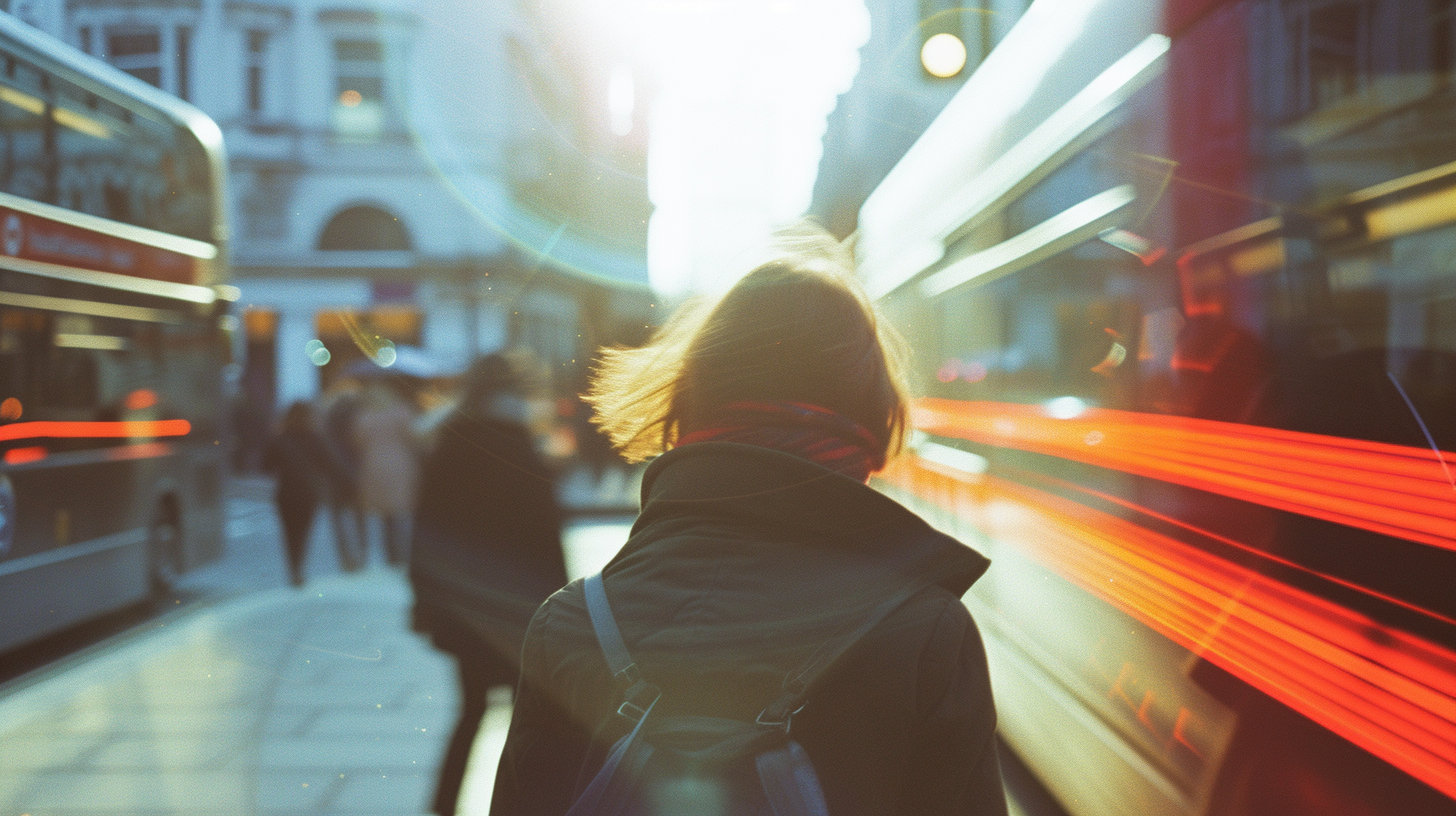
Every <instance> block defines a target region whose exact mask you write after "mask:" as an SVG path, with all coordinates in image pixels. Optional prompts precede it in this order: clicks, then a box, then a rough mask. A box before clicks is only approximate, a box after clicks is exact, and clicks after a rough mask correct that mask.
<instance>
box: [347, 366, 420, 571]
mask: <svg viewBox="0 0 1456 816" xmlns="http://www.w3.org/2000/svg"><path fill="white" fill-rule="evenodd" d="M416 413H417V411H416V410H415V406H414V403H413V401H412V399H411V395H410V394H409V393H407V386H406V384H405V383H404V381H403V380H402V379H400V378H388V379H386V378H382V377H381V378H377V379H375V380H374V381H372V382H370V383H369V385H368V386H367V387H366V388H365V390H364V395H363V398H362V399H361V400H360V403H359V408H358V411H357V413H356V414H355V416H354V427H353V433H354V438H353V446H354V449H355V450H356V451H358V454H359V471H358V474H359V509H360V511H361V512H362V513H363V516H364V519H365V520H366V522H368V521H373V520H378V522H379V526H380V527H381V529H382V537H383V551H384V558H385V561H386V562H388V563H390V564H403V563H404V562H405V559H406V553H407V552H408V548H409V534H410V518H411V517H412V516H413V514H414V509H415V495H416V490H417V488H418V486H419V470H420V462H419V450H418V447H417V444H416V439H415V433H414V427H413V426H414V421H415V415H416ZM369 526H370V525H369V524H367V523H366V524H365V525H364V526H363V528H362V530H361V533H362V541H363V542H364V543H365V547H364V552H366V553H367V551H368V546H367V542H368V540H369V535H368V531H369Z"/></svg>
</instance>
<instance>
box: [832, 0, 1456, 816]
mask: <svg viewBox="0 0 1456 816" xmlns="http://www.w3.org/2000/svg"><path fill="white" fill-rule="evenodd" d="M1453 68H1456V3H1452V2H1451V0H1429V2H1416V1H1412V2H1406V1H1404V0H1400V1H1397V0H1166V1H1165V2H1150V0H1060V2H1051V0H1036V2H1034V3H1033V4H1032V5H1031V6H1030V8H1029V9H1028V11H1027V12H1026V14H1025V15H1024V17H1023V18H1022V19H1021V20H1020V21H1019V22H1018V24H1017V25H1016V26H1015V28H1014V29H1013V30H1012V31H1011V32H1010V33H1009V34H1008V36H1007V37H1006V38H1005V40H1004V41H1003V42H1002V43H1001V44H1000V45H999V46H998V47H997V49H996V50H995V51H994V52H993V53H992V54H991V55H989V57H988V58H987V59H986V61H985V62H984V63H983V64H982V65H981V66H980V67H979V69H978V70H977V71H976V73H974V74H973V75H972V76H971V77H970V78H968V79H967V81H966V83H965V85H964V86H963V88H962V89H961V90H960V91H959V92H958V95H957V96H956V97H955V98H954V99H953V101H952V102H951V103H950V104H949V105H948V106H947V108H946V109H945V110H944V111H943V112H942V114H941V115H940V117H939V118H938V119H937V120H936V121H935V122H934V124H933V125H932V126H931V127H930V128H929V129H928V130H927V131H926V132H925V133H924V134H923V135H922V137H921V138H920V139H919V141H918V142H917V143H916V144H915V145H914V146H913V147H912V148H911V149H910V151H909V152H908V153H907V154H906V155H905V157H904V159H903V160H902V161H901V162H900V164H899V165H897V166H896V167H895V168H894V170H893V171H892V172H891V173H890V174H889V175H888V176H887V177H886V179H885V180H884V181H883V183H882V184H881V185H880V186H879V188H877V190H876V191H875V192H874V193H873V194H872V195H871V196H870V198H869V199H868V200H867V201H866V202H865V205H864V207H863V208H862V209H861V212H860V222H859V229H860V236H859V249H858V251H859V253H860V256H861V262H862V269H863V272H864V274H865V277H866V280H867V283H868V285H869V287H870V288H871V290H872V293H873V294H875V295H876V296H877V297H878V298H879V299H880V300H881V302H882V304H883V306H884V308H885V310H886V312H887V313H888V314H889V315H890V317H891V319H892V320H893V322H894V323H895V324H896V325H897V326H898V327H899V328H900V330H901V331H902V332H903V333H904V334H905V335H907V337H908V339H909V342H910V346H911V348H912V349H913V352H914V355H915V362H914V363H912V367H913V372H912V373H913V376H914V378H915V380H916V383H917V385H916V389H917V394H918V399H917V402H916V404H915V409H914V413H913V425H914V428H915V434H914V441H913V444H912V447H911V450H910V452H909V453H908V454H907V455H905V456H904V457H902V458H900V459H899V460H898V461H897V462H896V463H894V464H893V465H892V466H891V467H890V468H889V469H888V470H887V472H886V473H884V474H883V478H881V479H880V481H879V482H878V484H879V485H880V486H881V488H882V489H884V490H886V491H887V492H890V493H892V494H893V495H895V496H896V497H898V498H902V499H903V500H905V501H906V502H908V503H911V504H913V505H915V506H916V507H917V509H919V510H921V511H923V512H925V513H926V514H928V515H929V516H931V517H932V518H934V519H935V520H936V521H937V522H938V523H939V524H941V525H943V526H944V527H946V528H948V529H949V530H950V531H952V532H955V533H958V534H959V535H961V536H962V537H963V538H964V539H966V540H967V541H968V542H970V543H971V544H973V545H975V546H977V547H978V548H980V549H982V550H984V551H985V552H986V554H987V555H989V556H990V558H991V559H992V567H991V569H990V571H989V572H988V573H987V575H986V576H985V577H984V578H983V579H982V580H981V581H980V582H979V583H978V584H977V585H976V587H975V588H974V589H973V590H972V591H971V592H970V593H969V594H968V596H967V599H966V601H967V604H968V605H969V606H970V607H971V608H972V611H973V613H974V614H975V617H976V619H977V621H978V623H979V624H980V626H981V627H982V629H983V632H984V634H985V637H986V642H987V648H988V652H989V655H990V660H991V666H992V675H993V682H994V687H995V694H996V700H997V707H998V712H999V716H1000V728H1001V732H1002V734H1003V736H1004V738H1005V739H1006V741H1007V742H1008V744H1009V745H1010V746H1011V748H1012V749H1013V750H1014V751H1015V752H1016V753H1017V754H1018V755H1019V756H1020V757H1021V758H1022V759H1023V760H1025V761H1026V763H1027V764H1028V765H1029V766H1030V767H1031V768H1032V769H1033V770H1035V771H1036V772H1037V773H1038V774H1039V776H1040V777H1041V779H1042V781H1043V782H1044V783H1045V784H1046V785H1047V787H1048V788H1049V790H1050V791H1051V793H1052V794H1053V795H1054V796H1055V797H1056V798H1057V799H1058V800H1059V801H1060V802H1061V804H1062V805H1063V806H1064V807H1065V808H1066V809H1067V810H1068V811H1069V812H1070V813H1073V814H1077V816H1084V815H1085V814H1139V816H1147V814H1209V815H1210V816H1243V815H1244V814H1280V816H1299V815H1302V814H1310V815H1312V814H1324V815H1326V816H1328V815H1329V814H1392V815H1393V816H1401V815H1403V814H1440V813H1456V453H1453V451H1456V75H1453Z"/></svg>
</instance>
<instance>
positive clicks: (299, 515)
mask: <svg viewBox="0 0 1456 816" xmlns="http://www.w3.org/2000/svg"><path fill="white" fill-rule="evenodd" d="M341 468H342V466H341V465H340V464H339V463H338V462H336V461H335V460H334V454H333V452H332V451H331V450H329V448H328V446H327V445H325V444H324V442H323V440H322V439H321V438H319V434H318V430H317V423H316V420H315V416H314V410H313V405H312V404H310V403H308V402H305V401H302V400H300V401H298V402H295V403H293V404H292V405H289V406H288V409H287V410H286V411H284V413H283V420H282V421H281V422H280V423H279V428H278V432H277V433H276V434H274V436H273V439H272V441H271V442H270V443H269V445H268V448H267V450H266V451H265V452H264V455H263V469H264V470H266V471H269V472H271V473H273V474H275V475H276V476H277V479H278V481H277V485H276V487H275V488H274V492H273V501H274V504H275V505H276V506H277V508H278V517H279V520H280V521H281V522H282V523H283V546H284V556H285V561H286V562H287V565H288V578H289V580H290V581H291V582H292V583H293V585H294V586H303V583H304V564H305V562H307V560H308V536H309V533H310V532H311V531H312V530H313V517H314V515H315V514H316V513H317V511H318V506H319V502H320V501H322V500H323V498H324V496H325V495H326V494H327V491H328V486H327V485H328V482H329V480H330V479H331V478H337V474H336V471H338V470H340V469H341Z"/></svg>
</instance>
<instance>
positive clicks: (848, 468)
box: [677, 402, 885, 482]
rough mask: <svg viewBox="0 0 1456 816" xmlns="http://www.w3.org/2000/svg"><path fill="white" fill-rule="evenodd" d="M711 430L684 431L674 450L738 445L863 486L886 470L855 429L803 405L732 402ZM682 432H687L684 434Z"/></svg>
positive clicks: (871, 442)
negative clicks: (784, 455)
mask: <svg viewBox="0 0 1456 816" xmlns="http://www.w3.org/2000/svg"><path fill="white" fill-rule="evenodd" d="M712 422H713V424H711V425H709V426H708V427H705V428H697V429H693V430H691V431H687V432H686V433H684V434H683V435H682V436H680V437H678V440H677V444H679V445H690V444H692V443H694V442H738V443H741V444H745V445H757V446H759V447H761V448H770V449H772V450H777V451H782V452H784V453H790V454H793V455H795V456H798V457H801V458H804V459H808V460H809V461H811V462H815V463H817V464H819V465H823V466H824V467H826V468H829V469H830V470H833V471H837V472H839V473H843V474H844V475H846V476H849V477H851V478H854V479H858V480H859V481H861V482H864V481H868V480H869V477H870V474H871V473H873V472H874V471H876V470H879V469H880V468H882V467H884V465H885V459H884V455H883V454H881V453H880V452H879V451H880V449H881V444H880V442H879V441H878V440H876V439H875V437H874V435H873V434H871V433H870V432H869V431H867V430H865V428H864V427H863V426H862V425H860V424H859V423H857V422H855V421H854V420H852V419H849V418H848V417H844V416H840V415H839V414H836V413H834V412H833V411H830V410H828V409H825V408H820V407H819V406H817V405H808V404H805V403H802V402H774V403H769V402H735V403H732V404H729V405H726V406H724V407H723V408H722V409H720V410H718V411H716V412H715V413H714V415H713V419H712ZM685 430H686V429H685Z"/></svg>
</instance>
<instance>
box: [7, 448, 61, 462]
mask: <svg viewBox="0 0 1456 816" xmlns="http://www.w3.org/2000/svg"><path fill="white" fill-rule="evenodd" d="M49 455H50V451H48V450H46V449H45V448H44V447H35V448H12V449H10V450H8V451H5V464H7V465H24V464H27V463H29V462H39V461H40V460H42V459H44V458H46V457H47V456H49Z"/></svg>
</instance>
